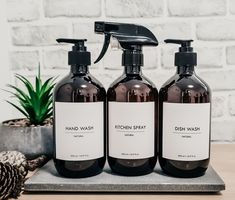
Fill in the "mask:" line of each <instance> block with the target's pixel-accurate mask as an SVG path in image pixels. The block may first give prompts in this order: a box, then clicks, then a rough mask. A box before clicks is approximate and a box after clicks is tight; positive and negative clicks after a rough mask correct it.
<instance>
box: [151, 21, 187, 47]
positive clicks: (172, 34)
mask: <svg viewBox="0 0 235 200" xmlns="http://www.w3.org/2000/svg"><path fill="white" fill-rule="evenodd" d="M146 26H147V27H148V28H149V29H150V30H151V31H153V33H154V34H155V36H156V37H157V39H158V40H159V42H163V41H164V40H165V39H167V38H176V39H191V38H192V29H191V24H190V23H188V22H174V23H173V22H166V23H161V24H157V25H153V24H151V25H146Z"/></svg>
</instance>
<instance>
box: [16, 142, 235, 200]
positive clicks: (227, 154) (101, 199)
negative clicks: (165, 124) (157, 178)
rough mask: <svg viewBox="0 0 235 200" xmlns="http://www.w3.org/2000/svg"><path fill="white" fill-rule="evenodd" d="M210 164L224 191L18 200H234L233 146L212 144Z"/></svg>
mask: <svg viewBox="0 0 235 200" xmlns="http://www.w3.org/2000/svg"><path fill="white" fill-rule="evenodd" d="M211 164H212V166H213V168H214V169H215V170H216V171H217V172H218V174H219V175H220V176H221V178H222V179H223V180H224V182H225V184H226V190H225V191H222V192H221V193H216V194H213V193H212V194H211V193H210V194H205V193H201V194H200V193H170V194H169V193H89V194H87V193H23V194H22V196H21V197H20V198H19V199H20V200H42V199H43V200H108V199H110V200H158V199H159V200H212V199H213V200H235V144H212V149H211Z"/></svg>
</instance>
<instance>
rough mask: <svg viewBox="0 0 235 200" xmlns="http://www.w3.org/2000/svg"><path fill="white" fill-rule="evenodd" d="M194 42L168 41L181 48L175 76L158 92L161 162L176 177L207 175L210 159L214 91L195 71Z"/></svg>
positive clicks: (177, 55) (176, 60)
mask: <svg viewBox="0 0 235 200" xmlns="http://www.w3.org/2000/svg"><path fill="white" fill-rule="evenodd" d="M192 41H193V40H171V39H168V40H165V42H166V43H175V44H179V45H181V47H180V48H179V52H177V53H176V54H175V66H176V67H177V68H176V74H175V75H174V76H172V77H171V78H170V79H169V80H168V81H167V82H166V83H165V84H164V85H163V86H162V88H161V89H160V92H159V122H160V123H159V129H160V130H159V137H160V140H159V142H160V144H159V147H160V153H159V162H160V165H161V168H162V169H163V171H164V172H165V173H167V174H169V175H172V176H176V177H197V176H201V175H203V174H204V173H205V171H206V169H207V167H208V164H209V158H210V131H211V103H210V102H211V91H210V88H209V87H208V85H207V84H206V83H205V82H204V81H203V80H202V79H201V78H199V77H198V76H197V75H196V74H195V71H194V67H195V66H196V65H197V54H196V53H195V52H193V48H192V47H191V46H190V45H191V42H192Z"/></svg>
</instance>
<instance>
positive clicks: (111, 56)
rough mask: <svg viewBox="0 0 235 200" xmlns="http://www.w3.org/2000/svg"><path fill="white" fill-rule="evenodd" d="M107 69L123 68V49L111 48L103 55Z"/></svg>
mask: <svg viewBox="0 0 235 200" xmlns="http://www.w3.org/2000/svg"><path fill="white" fill-rule="evenodd" d="M103 62H104V68H105V69H119V70H123V66H122V50H121V49H117V48H115V49H113V48H109V49H108V50H107V53H106V54H105V55H104V57H103Z"/></svg>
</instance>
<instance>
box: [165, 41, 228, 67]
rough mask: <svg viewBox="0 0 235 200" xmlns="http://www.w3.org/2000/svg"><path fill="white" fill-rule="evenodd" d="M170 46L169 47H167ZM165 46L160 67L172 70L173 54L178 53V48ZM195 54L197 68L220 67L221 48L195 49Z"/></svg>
mask: <svg viewBox="0 0 235 200" xmlns="http://www.w3.org/2000/svg"><path fill="white" fill-rule="evenodd" d="M169 46H170V47H169ZM171 46H172V45H169V44H168V45H165V46H164V48H163V49H162V67H163V68H172V67H173V66H174V60H175V52H178V51H179V50H178V47H176V46H175V47H171ZM194 51H195V52H197V66H198V68H219V67H222V60H223V49H222V48H221V47H195V48H194Z"/></svg>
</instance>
